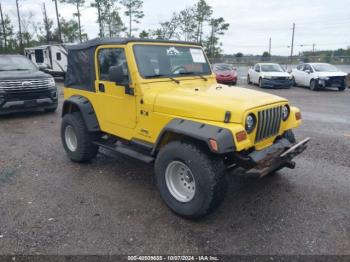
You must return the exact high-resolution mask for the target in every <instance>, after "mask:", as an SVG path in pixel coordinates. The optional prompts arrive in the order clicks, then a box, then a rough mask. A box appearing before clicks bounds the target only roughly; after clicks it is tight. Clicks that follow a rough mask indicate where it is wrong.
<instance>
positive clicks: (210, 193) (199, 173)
mask: <svg viewBox="0 0 350 262" xmlns="http://www.w3.org/2000/svg"><path fill="white" fill-rule="evenodd" d="M173 161H180V162H182V163H185V164H186V165H187V166H188V167H189V168H190V170H191V172H192V174H193V177H194V180H195V183H196V190H195V193H194V197H193V199H192V200H190V201H189V202H186V203H182V202H180V201H178V200H176V199H175V198H174V197H173V195H172V194H171V193H170V191H169V189H168V186H167V184H166V179H165V173H166V169H167V167H168V165H169V164H170V163H172V162H173ZM155 174H156V181H157V187H158V189H159V192H160V195H161V197H162V198H163V200H164V202H165V203H166V204H167V206H168V207H169V208H170V209H171V210H172V211H173V212H175V213H176V214H178V215H180V216H183V217H186V218H192V219H195V218H200V217H203V216H205V215H207V214H209V213H210V212H211V211H213V210H214V209H215V208H217V207H218V206H219V205H220V204H221V203H222V202H223V200H224V197H225V193H226V190H227V182H226V168H225V165H224V163H223V161H222V159H220V158H218V157H217V156H215V155H213V154H210V153H209V150H208V149H206V148H205V147H204V146H201V145H197V144H196V143H191V142H185V141H173V142H170V143H169V144H167V145H165V146H164V147H163V148H161V150H160V152H159V153H158V156H157V159H156V162H155Z"/></svg>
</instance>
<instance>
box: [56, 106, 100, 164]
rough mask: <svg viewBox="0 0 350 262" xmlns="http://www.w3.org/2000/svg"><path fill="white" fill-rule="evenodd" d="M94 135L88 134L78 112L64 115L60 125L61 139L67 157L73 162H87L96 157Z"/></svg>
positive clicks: (96, 147) (96, 150) (96, 148)
mask: <svg viewBox="0 0 350 262" xmlns="http://www.w3.org/2000/svg"><path fill="white" fill-rule="evenodd" d="M95 138H96V134H94V133H91V132H88V130H87V128H86V126H85V123H84V120H83V118H82V117H81V115H80V113H79V112H74V113H72V114H66V115H65V116H64V117H63V120H62V125H61V139H62V143H63V147H64V149H65V151H66V153H67V155H68V157H69V158H70V159H71V160H72V161H74V162H87V161H89V160H91V159H93V158H94V157H96V155H97V152H98V146H96V145H95V144H94V143H93V142H94V140H95Z"/></svg>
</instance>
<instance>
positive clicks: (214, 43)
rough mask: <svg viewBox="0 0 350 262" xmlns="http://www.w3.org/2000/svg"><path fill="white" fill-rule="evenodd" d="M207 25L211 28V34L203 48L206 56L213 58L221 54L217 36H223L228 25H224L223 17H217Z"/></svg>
mask: <svg viewBox="0 0 350 262" xmlns="http://www.w3.org/2000/svg"><path fill="white" fill-rule="evenodd" d="M209 25H210V27H211V33H210V36H209V37H208V39H207V40H206V42H205V48H206V52H207V55H208V56H209V57H212V58H214V57H217V56H220V55H221V52H222V50H221V47H220V46H221V43H219V37H218V36H221V35H224V34H225V32H226V31H227V30H228V28H229V27H230V24H229V23H226V22H225V19H224V18H223V17H219V18H213V19H211V20H210V22H209Z"/></svg>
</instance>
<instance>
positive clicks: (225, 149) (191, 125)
mask: <svg viewBox="0 0 350 262" xmlns="http://www.w3.org/2000/svg"><path fill="white" fill-rule="evenodd" d="M168 132H170V133H175V134H179V135H184V136H186V137H190V138H194V139H197V140H200V141H203V142H205V143H206V144H207V145H208V147H209V149H210V146H209V140H210V139H214V140H216V142H217V144H218V149H219V150H218V152H214V153H216V154H225V153H231V152H234V151H235V149H236V146H235V143H234V139H233V135H232V132H231V131H230V130H229V129H226V128H222V127H218V126H214V125H208V124H203V123H200V122H194V121H191V120H185V119H180V118H175V119H173V120H171V121H170V122H169V123H168V124H167V125H166V126H165V127H164V128H163V130H162V131H161V132H160V134H159V136H158V138H157V141H156V143H155V144H154V146H153V149H152V155H155V154H156V152H157V149H158V148H159V146H160V144H161V142H162V139H163V138H164V136H165V135H166V134H167V133H168Z"/></svg>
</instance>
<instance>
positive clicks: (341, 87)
mask: <svg viewBox="0 0 350 262" xmlns="http://www.w3.org/2000/svg"><path fill="white" fill-rule="evenodd" d="M346 87H347V83H346V79H344V82H343V84H342V85H341V86H340V87H339V88H338V89H339V91H344V90H345V89H346Z"/></svg>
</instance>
